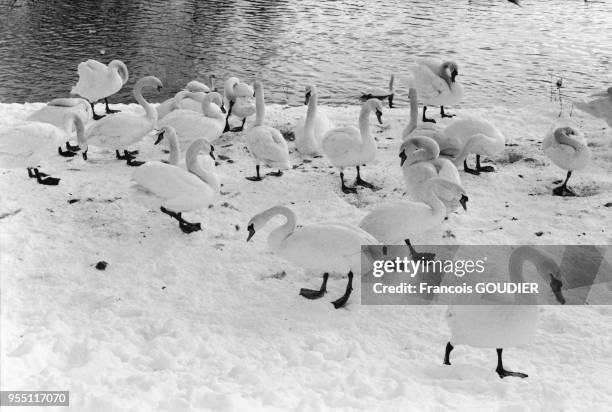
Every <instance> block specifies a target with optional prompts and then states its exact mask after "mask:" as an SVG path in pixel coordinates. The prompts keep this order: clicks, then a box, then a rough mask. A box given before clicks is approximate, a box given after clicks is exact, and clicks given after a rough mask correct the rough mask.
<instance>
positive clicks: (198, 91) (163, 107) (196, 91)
mask: <svg viewBox="0 0 612 412" xmlns="http://www.w3.org/2000/svg"><path fill="white" fill-rule="evenodd" d="M214 77H215V76H214V75H210V76H209V82H210V83H211V87H212V81H213V79H214ZM211 87H208V86H207V85H205V84H204V83H202V82H199V81H197V80H192V81H190V82H189V83H187V84H186V85H185V88H184V89H183V90H180V91H179V92H178V93H177V94H176V95H174V96H173V97H171V98H169V99H167V100H165V101H163V102H162V103H160V104H159V105H158V106H157V108H156V109H157V120H161V119H163V118H164V117H166V115H167V114H168V113H170V112H171V111H172V110H175V109H187V110H193V111H194V112H199V113H202V100H204V96H206V93H209V92H210V91H211ZM187 92H191V93H192V94H187ZM177 100H180V103H179V104H178V105H175V102H176V101H177Z"/></svg>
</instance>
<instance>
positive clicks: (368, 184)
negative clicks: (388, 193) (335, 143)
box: [353, 166, 379, 190]
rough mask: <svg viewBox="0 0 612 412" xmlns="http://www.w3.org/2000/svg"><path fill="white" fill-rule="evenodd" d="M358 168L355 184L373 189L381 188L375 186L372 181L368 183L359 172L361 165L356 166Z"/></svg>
mask: <svg viewBox="0 0 612 412" xmlns="http://www.w3.org/2000/svg"><path fill="white" fill-rule="evenodd" d="M356 168H357V178H356V179H355V183H354V185H353V186H363V187H367V188H368V189H372V190H378V189H379V188H378V187H376V186H374V185H373V184H372V183H368V182H366V181H365V180H363V179H362V178H361V175H360V174H359V166H356Z"/></svg>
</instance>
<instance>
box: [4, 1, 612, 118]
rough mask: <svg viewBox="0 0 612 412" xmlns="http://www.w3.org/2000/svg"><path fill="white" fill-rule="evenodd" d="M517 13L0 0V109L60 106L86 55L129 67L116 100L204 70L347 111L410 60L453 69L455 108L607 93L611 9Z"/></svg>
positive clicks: (433, 4)
mask: <svg viewBox="0 0 612 412" xmlns="http://www.w3.org/2000/svg"><path fill="white" fill-rule="evenodd" d="M12 3H15V4H14V5H13V7H10V5H11V4H12ZM522 4H523V7H522V8H519V7H516V6H514V5H512V4H511V3H509V2H506V1H503V0H474V1H469V0H441V1H431V0H414V1H399V0H398V1H393V0H379V1H365V0H362V1H359V0H343V1H316V0H305V1H298V0H286V1H214V0H213V1H196V0H169V1H161V0H129V1H127V0H95V1H90V0H80V1H69V0H64V1H58V0H0V15H1V17H0V101H1V102H24V101H27V102H34V101H47V100H49V99H51V98H54V97H58V96H66V95H67V94H68V93H69V91H70V88H71V86H72V85H73V84H75V83H76V80H77V74H76V68H77V65H78V63H79V62H81V61H84V60H87V59H91V58H93V59H98V60H101V61H103V62H105V63H107V62H109V61H110V60H112V59H120V60H123V61H124V62H125V63H126V64H127V66H128V68H129V70H130V81H129V83H128V85H127V86H126V87H125V88H124V89H123V90H122V91H121V92H120V94H119V95H118V96H116V97H115V98H113V99H112V101H119V100H120V101H126V102H127V101H132V98H131V87H132V86H133V84H134V82H135V81H136V80H137V79H138V78H140V77H142V76H144V75H155V76H157V77H159V78H160V79H161V80H162V81H163V83H164V85H165V86H166V87H165V89H164V91H163V93H162V94H161V95H159V94H156V95H153V94H151V95H149V96H151V97H153V100H154V101H159V100H161V99H162V98H165V97H167V96H168V95H170V94H173V93H175V92H176V91H177V90H179V89H180V88H182V87H183V86H184V84H185V83H186V82H187V81H189V80H192V79H194V78H201V77H202V76H203V75H205V74H210V73H214V74H215V75H216V76H217V77H220V78H224V77H227V76H229V75H236V76H238V77H241V78H244V79H246V80H249V81H251V80H252V79H253V78H255V77H258V78H261V79H263V80H264V84H265V85H266V95H267V100H268V101H269V102H277V103H289V104H299V103H300V101H301V100H302V96H301V95H302V92H301V90H303V87H304V85H305V84H306V83H316V84H318V85H319V87H320V88H321V89H322V94H323V96H324V100H325V102H326V104H346V103H355V102H356V96H358V95H359V93H360V91H361V90H362V89H363V88H365V87H367V86H385V85H386V84H387V82H388V77H389V75H390V73H391V72H395V73H396V74H398V75H399V76H400V84H399V86H400V88H401V86H402V75H403V74H405V73H407V68H408V67H409V66H410V65H411V64H412V61H413V59H414V57H416V56H428V55H431V56H443V57H445V58H448V59H453V60H456V61H457V62H458V63H459V65H460V77H459V78H458V79H459V80H460V81H461V82H463V84H464V85H465V87H466V89H467V90H466V96H465V99H464V106H483V105H499V104H508V105H510V104H525V103H526V102H535V101H537V102H546V101H548V97H549V93H550V84H549V82H550V78H551V73H553V74H554V80H556V78H557V77H563V83H564V87H565V88H564V90H563V91H564V92H565V93H566V94H569V95H570V96H576V97H578V96H581V95H582V94H583V93H585V91H588V89H593V88H598V89H603V88H604V86H606V87H607V86H609V85H610V84H612V68H611V63H612V1H610V0H606V1H600V2H586V3H585V2H584V1H582V0H550V1H540V0H538V1H536V0H523V2H522ZM404 85H405V82H404ZM218 86H219V87H221V82H219V83H218ZM403 99H404V101H405V97H403Z"/></svg>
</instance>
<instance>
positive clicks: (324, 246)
mask: <svg viewBox="0 0 612 412" xmlns="http://www.w3.org/2000/svg"><path fill="white" fill-rule="evenodd" d="M278 215H280V216H283V217H285V219H286V222H285V223H284V224H283V225H282V226H280V227H278V228H276V229H274V230H273V231H272V232H270V234H269V235H268V247H269V248H270V249H271V250H272V252H274V254H276V255H278V256H279V257H281V258H283V259H285V260H288V261H289V262H291V263H293V264H295V265H298V266H301V267H303V268H304V269H306V270H308V271H309V272H313V273H317V274H319V273H323V283H322V284H321V287H320V289H319V290H313V289H306V288H302V289H301V290H300V295H301V296H303V297H305V298H307V299H318V298H320V297H322V296H323V295H324V294H325V293H326V292H327V279H328V277H329V273H341V274H343V273H347V275H348V283H347V285H346V291H345V292H344V295H343V296H342V297H340V298H339V299H337V300H335V301H333V302H332V304H333V305H334V307H335V308H336V309H339V308H341V307H343V306H344V305H345V304H346V302H347V301H348V299H349V297H350V295H351V291H352V290H353V273H358V274H361V273H362V270H363V271H367V270H369V269H368V268H362V267H361V246H362V245H373V244H376V243H377V242H376V239H374V238H373V237H372V236H371V235H369V234H368V233H367V232H364V231H363V230H361V229H359V228H358V227H356V226H353V225H349V224H345V223H337V222H325V223H318V224H307V225H303V226H299V227H297V218H296V216H295V213H294V212H293V211H292V210H291V209H289V208H288V207H285V206H274V207H271V208H270V209H267V210H265V211H263V212H261V213H259V214H257V215H255V216H253V218H251V220H250V221H249V223H248V225H247V230H248V232H249V236H248V238H247V242H248V241H250V240H251V239H252V238H253V236H255V233H256V232H257V231H258V230H260V229H261V228H263V227H264V226H265V225H266V224H267V223H268V222H269V221H270V220H271V219H272V218H274V217H275V216H278ZM370 261H371V260H370Z"/></svg>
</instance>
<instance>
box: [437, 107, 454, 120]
mask: <svg viewBox="0 0 612 412" xmlns="http://www.w3.org/2000/svg"><path fill="white" fill-rule="evenodd" d="M440 116H441V117H442V118H443V119H444V118H445V117H448V118H451V117H455V116H456V114H448V113H444V106H440Z"/></svg>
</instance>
